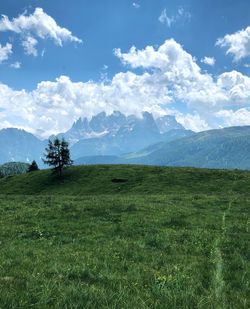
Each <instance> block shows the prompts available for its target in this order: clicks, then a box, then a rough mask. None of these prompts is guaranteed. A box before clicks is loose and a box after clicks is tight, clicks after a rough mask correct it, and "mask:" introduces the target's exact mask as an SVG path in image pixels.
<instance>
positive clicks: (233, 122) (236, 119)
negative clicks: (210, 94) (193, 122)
mask: <svg viewBox="0 0 250 309" xmlns="http://www.w3.org/2000/svg"><path fill="white" fill-rule="evenodd" d="M215 116H216V117H218V118H221V119H223V122H224V123H223V124H224V126H243V125H250V110H248V109H247V108H240V109H238V110H236V111H233V110H221V111H219V112H217V113H216V115H215Z"/></svg>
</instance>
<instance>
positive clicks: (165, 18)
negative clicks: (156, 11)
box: [158, 7, 191, 28]
mask: <svg viewBox="0 0 250 309" xmlns="http://www.w3.org/2000/svg"><path fill="white" fill-rule="evenodd" d="M190 18H191V14H190V13H189V12H188V11H185V10H184V8H183V7H179V8H178V10H177V13H176V14H174V15H171V16H169V15H168V14H167V9H166V8H165V9H164V10H163V11H162V12H161V15H160V16H159V18H158V20H159V22H160V23H162V24H164V25H166V26H168V27H169V28H170V27H171V26H172V25H173V24H174V23H176V22H178V21H181V20H182V21H189V20H190Z"/></svg>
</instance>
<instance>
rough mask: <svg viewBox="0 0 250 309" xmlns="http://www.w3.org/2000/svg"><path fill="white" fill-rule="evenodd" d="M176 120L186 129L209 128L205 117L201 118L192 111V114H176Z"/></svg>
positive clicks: (199, 129) (201, 129)
mask: <svg viewBox="0 0 250 309" xmlns="http://www.w3.org/2000/svg"><path fill="white" fill-rule="evenodd" d="M176 119H177V121H178V122H179V123H180V124H182V125H183V126H184V128H186V129H188V130H192V131H194V132H199V131H205V130H209V129H211V127H210V126H209V125H208V123H207V122H206V120H205V119H202V118H201V117H200V115H199V114H197V113H196V112H194V113H193V114H190V113H187V114H180V113H177V115H176Z"/></svg>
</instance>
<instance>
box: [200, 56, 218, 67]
mask: <svg viewBox="0 0 250 309" xmlns="http://www.w3.org/2000/svg"><path fill="white" fill-rule="evenodd" d="M201 62H202V63H205V64H207V65H211V66H214V65H215V58H214V57H204V58H203V59H201Z"/></svg>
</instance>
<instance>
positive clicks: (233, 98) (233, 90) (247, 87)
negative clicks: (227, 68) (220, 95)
mask: <svg viewBox="0 0 250 309" xmlns="http://www.w3.org/2000/svg"><path fill="white" fill-rule="evenodd" d="M217 84H218V86H219V88H220V89H221V91H224V92H225V93H226V94H227V96H228V100H229V102H230V103H231V104H237V105H241V104H250V77H248V76H246V75H243V74H242V73H240V72H237V71H231V72H225V73H223V74H221V75H220V76H219V77H218V80H217Z"/></svg>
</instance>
